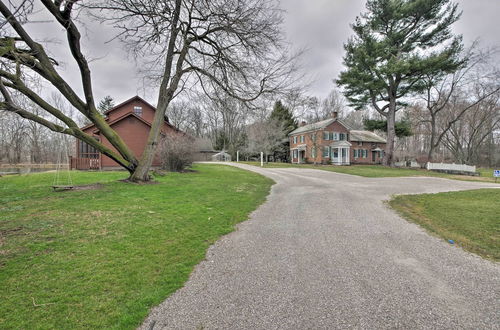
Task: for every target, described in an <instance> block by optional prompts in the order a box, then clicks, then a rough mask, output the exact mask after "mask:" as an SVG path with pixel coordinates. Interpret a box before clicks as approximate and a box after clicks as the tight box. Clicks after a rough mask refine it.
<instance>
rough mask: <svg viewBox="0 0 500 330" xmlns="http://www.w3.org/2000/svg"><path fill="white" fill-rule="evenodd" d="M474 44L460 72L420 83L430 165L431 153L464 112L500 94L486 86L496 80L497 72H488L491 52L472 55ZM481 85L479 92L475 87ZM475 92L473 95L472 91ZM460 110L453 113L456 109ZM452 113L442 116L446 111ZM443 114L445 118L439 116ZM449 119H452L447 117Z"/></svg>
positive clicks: (436, 76)
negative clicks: (465, 97) (428, 133)
mask: <svg viewBox="0 0 500 330" xmlns="http://www.w3.org/2000/svg"><path fill="white" fill-rule="evenodd" d="M476 48H477V47H476V45H475V44H474V45H473V46H471V47H470V48H469V50H468V51H467V52H466V53H465V54H464V59H466V60H464V61H463V63H464V65H463V66H462V67H461V69H460V70H458V71H456V72H454V73H451V74H448V75H444V76H443V75H442V74H441V75H440V74H433V73H429V74H427V75H426V76H425V77H424V78H423V79H422V81H423V82H424V86H425V94H424V96H423V100H424V102H425V107H426V110H427V114H428V116H426V117H428V118H426V119H423V122H426V123H428V124H429V126H430V128H429V130H430V141H429V146H428V157H427V158H428V160H429V161H432V159H433V156H434V151H435V149H436V148H437V147H438V146H439V145H440V143H441V141H442V139H443V138H444V137H445V135H446V134H447V133H448V131H449V130H450V129H451V128H452V126H453V125H454V124H455V123H456V122H457V121H459V120H460V118H462V116H464V115H465V114H466V113H467V112H468V111H470V110H474V107H475V106H476V105H477V104H479V103H480V102H482V101H483V100H485V99H487V98H489V97H490V96H491V95H494V94H496V93H497V92H499V91H500V85H498V84H495V85H496V86H495V85H492V84H491V83H490V84H487V82H488V80H491V79H492V78H493V79H494V80H498V72H495V69H493V70H492V65H491V64H489V63H488V62H489V61H490V60H491V55H492V53H493V52H492V51H488V52H481V51H478V52H476ZM479 85H481V87H480V88H478V86H479ZM473 89H475V91H474V90H473ZM464 94H465V95H470V96H471V97H472V96H474V99H473V100H472V99H471V102H463V95H464ZM459 104H460V105H462V108H460V109H457V106H458V105H459ZM449 106H451V107H453V108H454V111H452V112H450V111H448V112H446V111H445V110H446V109H447V108H448V107H449ZM444 112H446V116H442V114H443V113H444ZM450 115H453V116H450Z"/></svg>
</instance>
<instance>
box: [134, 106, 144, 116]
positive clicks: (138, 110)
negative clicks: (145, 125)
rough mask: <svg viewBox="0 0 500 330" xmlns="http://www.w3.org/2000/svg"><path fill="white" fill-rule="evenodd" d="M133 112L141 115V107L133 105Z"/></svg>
mask: <svg viewBox="0 0 500 330" xmlns="http://www.w3.org/2000/svg"><path fill="white" fill-rule="evenodd" d="M134 114H135V115H137V116H139V117H142V107H140V106H135V107H134Z"/></svg>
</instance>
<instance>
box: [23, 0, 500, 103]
mask: <svg viewBox="0 0 500 330" xmlns="http://www.w3.org/2000/svg"><path fill="white" fill-rule="evenodd" d="M364 4H365V1H364V0H307V1H306V0H282V4H281V5H282V8H283V9H284V10H285V11H286V13H285V22H284V29H285V32H286V34H287V38H288V39H289V40H290V41H291V43H292V45H293V46H294V47H295V48H302V47H307V48H308V49H309V52H308V54H307V57H306V58H304V68H305V69H306V70H307V72H308V73H309V74H310V75H311V77H313V78H314V82H313V83H312V85H311V87H310V91H309V92H310V94H311V95H315V96H318V97H325V96H326V95H327V94H328V93H329V91H330V90H331V89H332V88H333V87H334V84H333V82H332V81H333V80H334V79H336V77H337V76H338V74H339V73H340V71H341V70H342V69H343V67H342V56H343V55H344V50H343V44H344V42H346V41H347V39H348V38H349V36H350V35H351V34H352V31H351V28H350V26H349V24H351V23H352V22H354V19H355V17H356V16H357V15H359V14H360V13H361V12H362V11H364ZM459 4H460V7H461V9H462V10H463V11H464V13H463V16H462V18H461V20H460V21H459V22H457V23H456V24H455V26H454V31H455V32H456V33H461V34H463V35H464V41H465V43H466V44H470V43H471V42H472V41H473V40H475V39H476V38H480V39H481V45H482V46H489V47H491V46H498V45H499V44H500V39H499V36H498V29H497V20H498V18H497V15H498V13H499V12H500V1H498V0H460V1H459ZM35 19H36V20H37V21H39V22H38V23H32V24H29V25H28V26H29V29H30V31H32V33H33V34H34V35H35V36H36V38H37V39H47V38H50V39H53V38H56V39H58V40H60V44H51V45H50V51H51V52H52V54H54V56H55V57H56V58H57V59H59V60H61V61H62V63H63V67H64V71H63V72H62V75H63V76H64V77H65V78H66V79H68V81H69V82H70V84H71V85H72V86H75V90H77V92H79V93H81V86H80V82H79V75H78V68H77V67H76V65H75V63H74V61H73V60H72V58H71V55H70V53H69V50H68V49H67V47H66V46H65V43H64V34H63V33H62V32H63V31H62V29H61V28H60V27H59V26H58V25H57V24H56V23H55V22H54V21H53V20H51V19H50V17H48V16H45V14H42V13H38V14H37V15H36V17H35ZM47 20H48V21H49V22H44V23H41V22H40V21H47ZM82 33H83V34H84V46H85V48H84V49H85V51H86V55H87V56H88V58H89V59H93V60H92V62H91V70H92V73H93V82H94V90H95V94H96V98H97V99H98V100H99V99H101V98H102V97H104V96H105V95H108V94H109V95H111V96H112V97H113V98H114V99H115V101H116V102H121V101H123V100H125V99H127V98H129V97H131V96H133V95H135V94H137V93H138V94H139V95H141V96H144V97H145V98H146V99H147V100H148V101H151V102H152V103H155V102H156V99H155V96H154V92H153V91H151V90H150V91H149V92H147V93H146V95H144V92H143V88H142V80H141V79H140V77H139V76H138V75H137V73H136V69H137V67H136V64H135V62H134V61H133V59H130V58H129V57H128V56H127V52H126V50H125V49H124V48H123V46H122V45H121V44H120V43H119V42H118V41H112V42H109V43H106V41H108V40H110V39H111V37H112V36H113V30H112V29H111V28H110V27H107V26H105V25H100V24H98V23H95V22H87V23H86V24H85V29H84V30H83V31H82Z"/></svg>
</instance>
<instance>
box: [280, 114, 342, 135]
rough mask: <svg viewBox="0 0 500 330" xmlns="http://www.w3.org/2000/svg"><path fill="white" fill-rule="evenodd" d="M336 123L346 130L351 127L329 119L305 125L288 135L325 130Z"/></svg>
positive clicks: (338, 120)
mask: <svg viewBox="0 0 500 330" xmlns="http://www.w3.org/2000/svg"><path fill="white" fill-rule="evenodd" d="M336 121H337V122H338V123H339V124H341V125H342V126H344V127H345V128H347V129H348V130H350V129H351V127H350V126H349V125H347V124H346V123H344V122H343V121H341V120H340V119H336V118H329V119H325V120H322V121H318V122H316V123H312V124H307V125H304V126H301V127H298V128H296V129H295V130H293V131H291V132H290V133H289V134H288V135H295V134H299V133H306V132H310V131H317V130H320V129H323V128H325V127H326V126H328V125H330V124H331V123H333V122H336Z"/></svg>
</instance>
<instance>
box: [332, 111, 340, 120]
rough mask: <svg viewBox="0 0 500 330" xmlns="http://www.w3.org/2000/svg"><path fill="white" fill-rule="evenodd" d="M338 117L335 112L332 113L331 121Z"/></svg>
mask: <svg viewBox="0 0 500 330" xmlns="http://www.w3.org/2000/svg"><path fill="white" fill-rule="evenodd" d="M338 116H339V113H338V112H337V111H334V112H332V118H333V119H337V117H338Z"/></svg>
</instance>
